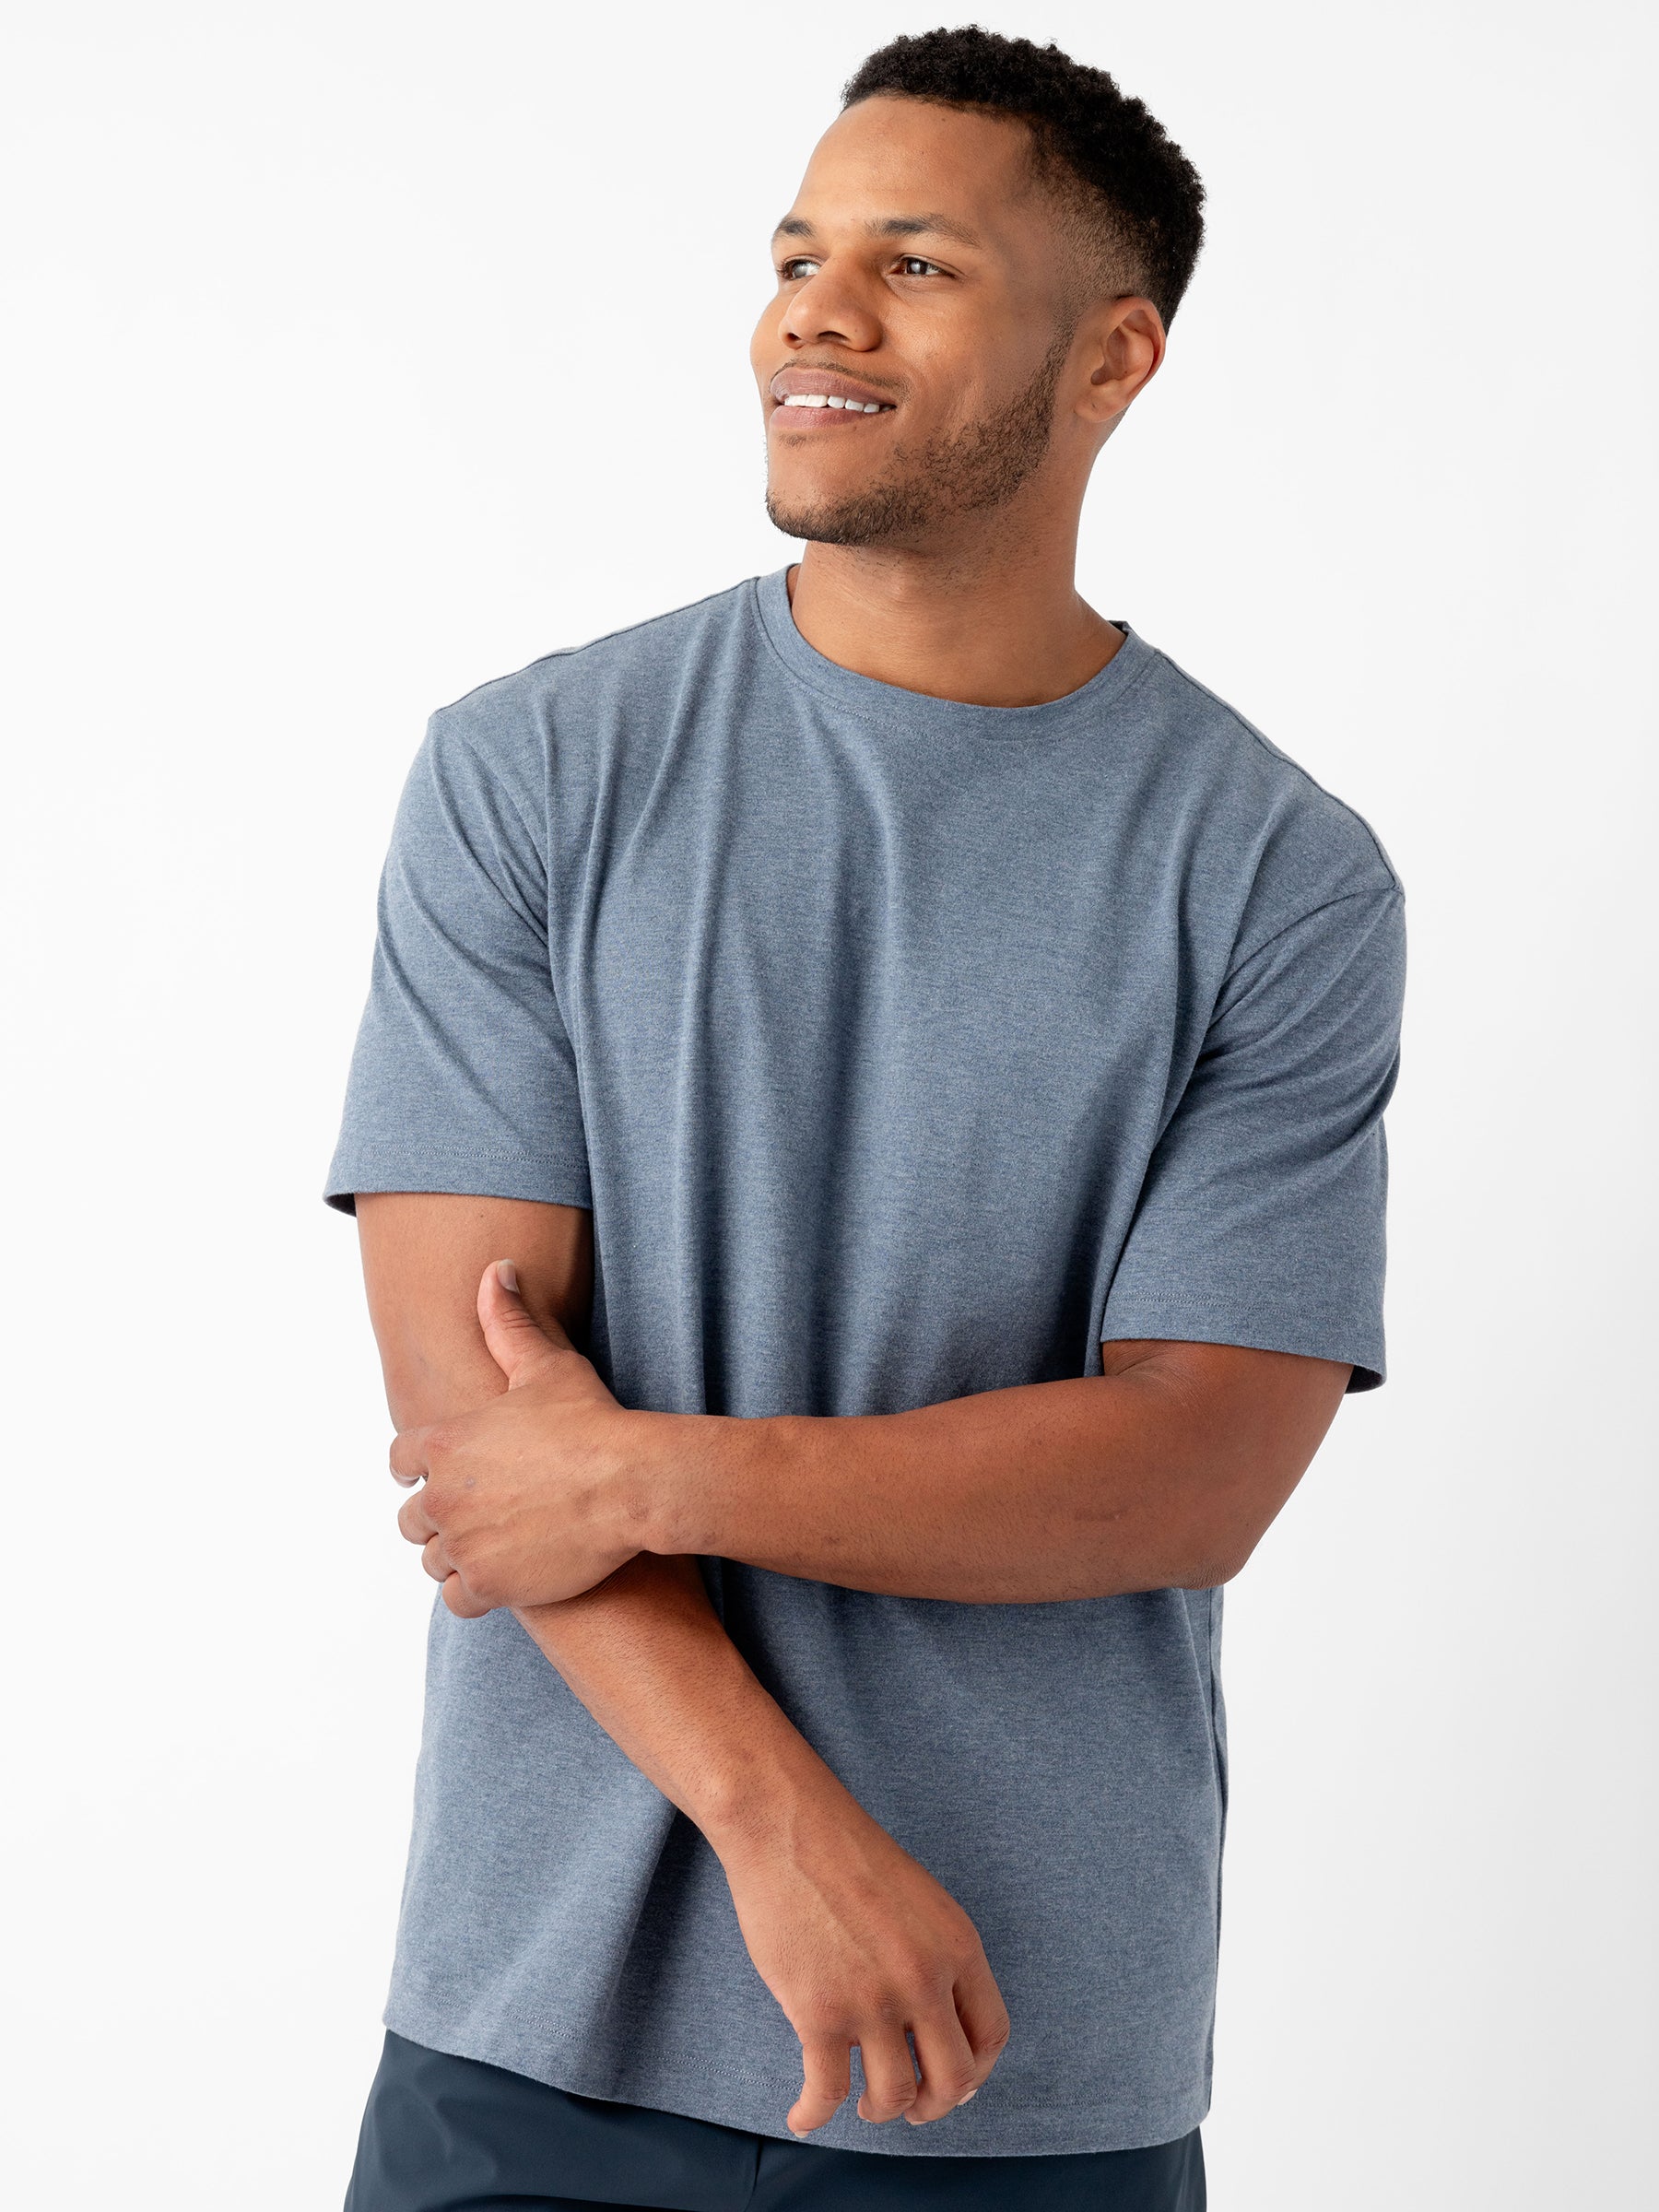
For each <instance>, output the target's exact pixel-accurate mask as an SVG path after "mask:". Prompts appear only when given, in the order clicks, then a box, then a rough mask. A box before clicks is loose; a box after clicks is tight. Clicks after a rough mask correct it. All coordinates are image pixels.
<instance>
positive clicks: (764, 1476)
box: [628, 1413, 791, 1559]
mask: <svg viewBox="0 0 1659 2212" xmlns="http://www.w3.org/2000/svg"><path fill="white" fill-rule="evenodd" d="M629 1418H632V1419H633V1420H636V1421H638V1422H639V1423H641V1427H640V1428H639V1429H638V1430H637V1431H636V1433H635V1439H634V1450H633V1452H632V1454H631V1463H630V1468H629V1486H628V1487H629V1502H628V1512H629V1517H630V1521H631V1524H632V1526H633V1527H634V1528H635V1529H636V1530H638V1531H639V1532H640V1534H639V1535H637V1536H636V1538H635V1542H636V1544H637V1546H638V1548H640V1549H641V1550H643V1551H654V1552H660V1553H662V1554H664V1555H665V1556H666V1557H669V1558H675V1557H681V1556H684V1555H686V1554H692V1555H696V1554H701V1555H703V1556H704V1557H707V1558H712V1559H741V1558H742V1557H743V1556H744V1553H743V1547H742V1542H743V1540H742V1529H743V1526H744V1523H745V1519H746V1500H748V1499H750V1498H752V1497H753V1496H755V1495H757V1494H762V1495H767V1496H770V1497H772V1498H774V1499H775V1498H776V1496H777V1495H778V1494H779V1489H780V1486H779V1484H778V1482H777V1479H776V1477H777V1470H778V1462H779V1459H780V1455H781V1454H782V1452H783V1450H784V1449H785V1441H786V1437H787V1433H788V1430H789V1429H790V1427H791V1424H790V1422H789V1421H788V1420H787V1419H786V1418H758V1419H743V1418H739V1417H738V1416H736V1415H733V1414H720V1413H644V1414H635V1415H632V1416H630V1417H629Z"/></svg>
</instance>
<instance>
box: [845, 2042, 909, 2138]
mask: <svg viewBox="0 0 1659 2212" xmlns="http://www.w3.org/2000/svg"><path fill="white" fill-rule="evenodd" d="M858 2054H859V2056H860V2058H861V2059H862V2060H863V2061H864V2077H865V2093H864V2095H863V2096H862V2097H861V2098H860V2099H859V2100H858V2116H859V2118H860V2119H861V2120H870V2121H874V2122H876V2123H877V2124H879V2123H880V2122H882V2121H884V2120H897V2119H898V2117H899V2115H900V2112H909V2110H910V2108H911V2106H912V2104H914V2103H915V2101H916V2066H915V2061H914V2060H913V2059H912V2056H911V2047H910V2045H909V2043H908V2042H907V2041H905V2037H904V2030H903V2029H902V2028H900V2027H891V2028H869V2029H866V2030H865V2032H864V2033H863V2034H862V2035H861V2036H860V2037H859V2039H858Z"/></svg>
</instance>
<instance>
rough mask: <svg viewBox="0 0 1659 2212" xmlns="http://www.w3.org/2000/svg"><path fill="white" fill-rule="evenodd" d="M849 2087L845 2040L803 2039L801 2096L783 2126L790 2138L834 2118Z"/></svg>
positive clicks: (849, 2055)
mask: <svg viewBox="0 0 1659 2212" xmlns="http://www.w3.org/2000/svg"><path fill="white" fill-rule="evenodd" d="M852 2087H853V2060H852V2052H851V2047H850V2045H849V2044H848V2042H847V2041H846V2039H845V2038H844V2037H842V2036H834V2037H830V2036H814V2037H812V2038H810V2039H807V2038H806V2037H803V2038H802V2041H801V2093H800V2095H799V2096H798V2097H797V2098H796V2099H795V2100H794V2104H793V2105H792V2106H791V2107H790V2109H789V2112H788V2115H787V2117H786V2119H785V2121H784V2125H785V2126H786V2127H787V2128H788V2129H789V2131H790V2133H791V2134H792V2135H795V2136H809V2135H810V2134H811V2133H812V2131H813V2129H814V2128H815V2127H822V2126H823V2124H824V2123H825V2121H826V2120H832V2119H833V2118H834V2117H835V2115H836V2113H837V2112H840V2110H841V2106H842V2105H843V2104H845V2102H846V2101H847V2093H848V2091H849V2090H850V2089H851V2088H852Z"/></svg>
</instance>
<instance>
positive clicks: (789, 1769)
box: [357, 1193, 1008, 2134]
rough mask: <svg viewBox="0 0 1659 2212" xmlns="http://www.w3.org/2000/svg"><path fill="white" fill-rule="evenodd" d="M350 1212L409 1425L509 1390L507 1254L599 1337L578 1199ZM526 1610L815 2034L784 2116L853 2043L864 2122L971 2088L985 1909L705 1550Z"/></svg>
mask: <svg viewBox="0 0 1659 2212" xmlns="http://www.w3.org/2000/svg"><path fill="white" fill-rule="evenodd" d="M357 1209H358V1224H359V1236H360V1239H361V1244H362V1253H363V1272H364V1278H365V1282H366V1284H367V1288H368V1292H369V1306H370V1312H371V1318H372V1320H373V1324H374V1331H375V1336H376V1340H377V1342H378V1344H379V1346H380V1351H381V1360H382V1368H383V1370H384V1374H385V1382H386V1396H387V1403H388V1405H389V1406H390V1408H391V1412H392V1418H393V1420H394V1425H395V1426H396V1427H397V1428H398V1429H399V1430H406V1429H409V1428H412V1427H417V1426H419V1425H422V1424H425V1423H428V1422H432V1421H439V1420H442V1419H444V1418H448V1417H451V1416H453V1415H455V1414H457V1413H462V1412H468V1411H471V1410H472V1409H473V1408H474V1407H475V1406H481V1405H482V1404H483V1403H484V1402H485V1401H486V1399H487V1398H488V1397H491V1396H493V1395H495V1394H499V1393H500V1391H502V1390H504V1389H505V1387H506V1381H507V1379H506V1376H505V1374H504V1373H503V1371H501V1369H500V1367H499V1366H498V1365H497V1364H496V1362H495V1360H494V1359H492V1358H491V1356H490V1353H489V1351H488V1347H487V1346H486V1343H485V1340H484V1334H483V1330H482V1328H481V1326H480V1324H479V1322H478V1317H477V1296H478V1286H479V1282H480V1278H481V1277H482V1276H483V1273H484V1270H485V1269H486V1268H487V1267H488V1266H489V1265H490V1264H491V1263H492V1262H494V1261H496V1260H500V1259H511V1260H512V1262H513V1263H514V1265H515V1267H516V1269H517V1272H518V1278H519V1284H520V1287H521V1290H522V1293H523V1300H524V1308H525V1311H526V1312H527V1314H528V1316H529V1319H530V1321H531V1322H533V1323H535V1324H541V1323H543V1322H545V1321H546V1320H547V1319H548V1318H552V1319H555V1320H557V1321H559V1323H560V1324H562V1325H563V1326H564V1328H565V1329H566V1330H567V1331H568V1332H569V1334H570V1335H571V1338H572V1339H573V1341H574V1342H575V1343H576V1344H577V1345H578V1346H582V1345H585V1343H586V1341H587V1324H588V1316H589V1309H590V1304H591V1298H592V1283H593V1241H592V1216H591V1215H590V1214H588V1213H587V1212H586V1211H585V1210H583V1209H582V1208H580V1207H575V1206H550V1205H542V1204H536V1203H532V1202H530V1201H526V1200H515V1199H501V1198H475V1197H456V1196H450V1195H447V1194H427V1193H381V1194H369V1193H362V1194H359V1197H358V1200H357ZM411 1564H413V1562H412V1561H411ZM518 1618H520V1620H521V1622H522V1624H523V1626H524V1629H525V1630H526V1632H527V1633H528V1634H529V1635H531V1636H532V1637H533V1638H534V1639H535V1642H536V1643H537V1645H538V1646H539V1647H540V1649H541V1651H542V1652H543V1653H545V1654H546V1656H547V1659H548V1660H550V1661H551V1663H552V1665H554V1666H555V1667H557V1669H558V1670H559V1674H560V1675H561V1676H562V1677H564V1679H565V1681H566V1682H567V1683H568V1684H569V1685H570V1688H571V1690H572V1691H573V1692H574V1694H575V1695H576V1697H578V1698H579V1699H580V1700H581V1701H582V1704H583V1705H585V1706H586V1708H587V1710H588V1711H589V1712H591V1713H592V1714H593V1716H594V1719H595V1720H596V1721H597V1722H598V1724H599V1725H600V1726H601V1727H602V1728H603V1729H605V1731H606V1734H607V1735H609V1736H610V1737H611V1738H612V1739H613V1741H614V1742H615V1743H616V1744H617V1745H618V1747H619V1748H620V1749H621V1750H622V1751H623V1752H624V1753H625V1754H626V1756H627V1757H628V1758H629V1759H631V1760H632V1762H633V1763H634V1765H635V1766H636V1767H638V1768H639V1769H640V1771H641V1772H642V1773H643V1774H645V1775H646V1776H647V1777H648V1778H649V1779H650V1780H651V1781H652V1782H653V1783H655V1784H656V1786H657V1788H658V1789H660V1790H661V1791H662V1792H663V1794H664V1795H665V1796H666V1797H667V1798H669V1799H670V1801H671V1802H672V1803H673V1804H675V1805H676V1806H678V1808H679V1809H680V1811H681V1812H683V1813H684V1814H685V1815H686V1816H687V1818H688V1819H690V1820H692V1821H694V1822H695V1823H696V1825H697V1826H698V1827H699V1828H700V1830H702V1832H703V1834H704V1835H705V1836H706V1837H707V1839H708V1841H709V1842H710V1844H711V1845H712V1848H713V1850H714V1851H715V1852H716V1853H717V1854H718V1856H719V1858H720V1860H721V1864H722V1865H723V1867H724V1870H725V1875H726V1878H727V1881H728V1883H729V1884H730V1887H731V1891H732V1898H733V1902H734V1904H735V1907H736V1911H737V1918H738V1923H739V1925H740V1926H741V1928H742V1931H743V1936H744V1940H745V1942H746V1943H747V1946H748V1949H749V1955H750V1957H751V1959H753V1960H754V1963H755V1966H756V1969H757V1971H759V1974H760V1976H761V1978H762V1980H763V1981H764V1982H765V1983H766V1985H767V1987H768V1988H769V1989H770V1990H771V1993H772V1994H773V1996H774V1997H775V1998H776V1999H777V2000H778V2003H779V2004H780V2005H781V2006H782V2008H783V2011H784V2012H785V2014H786V2015H787V2017H788V2018H789V2020H790V2023H791V2025H792V2026H793V2027H794V2030H795V2032H796V2034H797V2035H798V2036H799V2037H800V2039H801V2044H802V2053H803V2066H804V2084H803V2088H802V2092H801V2095H800V2097H799V2099H798V2100H797V2101H796V2103H795V2105H794V2108H793V2109H792V2111H791V2112H790V2113H789V2115H788V2124H789V2126H790V2127H791V2128H793V2129H794V2130H795V2131H796V2132H797V2133H800V2134H806V2133H809V2132H810V2131H811V2130H812V2129H814V2128H817V2127H821V2126H822V2125H823V2124H824V2123H825V2121H827V2120H828V2119H829V2118H830V2115H831V2113H833V2112H835V2111H836V2109H837V2108H838V2107H839V2106H840V2104H841V2101H842V2100H843V2099H844V2098H845V2096H846V2094H847V2089H848V2081H849V2057H848V2053H849V2048H850V2046H851V2045H852V2044H853V2043H857V2044H858V2045H859V2047H860V2054H861V2058H862V2061H863V2065H864V2071H865V2083H866V2088H865V2095H864V2097H863V2098H862V2099H861V2100H860V2103H859V2108H858V2109H859V2112H860V2113H861V2115H862V2116H863V2117H864V2118H865V2119H867V2120H888V2119H891V2118H893V2117H895V2116H896V2115H897V2114H899V2113H900V2112H903V2113H904V2115H905V2117H906V2118H907V2119H908V2120H910V2121H912V2123H915V2124H920V2123H922V2122H924V2121H928V2120H934V2119H937V2118H939V2117H941V2116H942V2115H943V2114H944V2113H945V2112H948V2111H950V2110H951V2109H952V2108H953V2107H954V2106H955V2105H957V2104H959V2103H961V2102H962V2101H964V2100H965V2099H966V2098H967V2097H969V2096H971V2095H972V2093H973V2092H974V2090H976V2089H977V2088H978V2087H979V2085H980V2083H981V2082H982V2080H983V2079H984V2078H985V2077H986V2076H987V2075H988V2074H989V2073H990V2071H991V2069H992V2067H993V2066H994V2065H995V2063H996V2060H997V2057H998V2056H999V2055H1000V2053H1001V2051H1002V2049H1003V2046H1004V2044H1005V2043H1006V2040H1007V2032H1008V2027H1007V2014H1006V2010H1005V2008H1004V2006H1003V2003H1002V1998H1001V1995H1000V1993H999V1992H998V1990H997V1987H996V1983H995V1982H994V1978H993V1976H992V1973H991V1970H990V1967H989V1966H988V1964H987V1963H986V1960H985V1956H984V1952H983V1949H982V1947H981V1944H980V1940H979V1936H978V1934H977V1932H976V1931H975V1929H974V1927H973V1924H972V1923H971V1921H970V1920H969V1919H968V1916H967V1915H966V1913H964V1912H962V1910H961V1908H960V1907H959V1905H958V1904H957V1903H956V1901H955V1900H954V1899H953V1898H951V1897H950V1896H949V1895H948V1893H947V1891H946V1890H945V1889H944V1888H941V1887H940V1885H939V1884H938V1883H937V1882H935V1880H934V1879H933V1877H932V1876H931V1875H929V1874H928V1873H927V1872H926V1870H925V1869H924V1867H922V1866H920V1865H918V1864H917V1863H916V1861H915V1860H913V1859H912V1858H911V1857H910V1856H909V1855H908V1853H905V1852H903V1851H901V1850H900V1847H899V1845H898V1844H897V1843H895V1842H894V1841H893V1840H892V1838H891V1837H890V1836H889V1835H888V1833H887V1831H886V1830H884V1829H882V1828H881V1827H880V1826H879V1825H878V1824H877V1822H876V1821H874V1820H873V1819H871V1818H870V1817H869V1815H868V1814H867V1813H865V1811H864V1809H863V1807H862V1806H859V1805H858V1803H857V1802H856V1800H855V1799H854V1798H853V1796H852V1795H851V1794H850V1793H849V1792H848V1791H847V1790H845V1789H844V1788H843V1787H842V1786H841V1783H840V1782H839V1781H837V1779H836V1777H835V1776H834V1775H833V1774H832V1773H831V1772H830V1769H829V1768H828V1767H827V1766H826V1765H825V1764H824V1762H823V1760H822V1759H819V1758H818V1754H817V1753H816V1752H815V1751H814V1750H813V1749H812V1747H811V1746H810V1745H809V1744H807V1742H806V1739H805V1738H804V1737H803V1736H802V1735H801V1734H800V1732H799V1731H798V1730H797V1729H796V1728H795V1727H794V1725H793V1724H792V1723H791V1722H790V1721H789V1719H788V1718H787V1716H786V1715H785V1714H784V1712H782V1708H781V1707H780V1706H779V1705H778V1704H777V1703H776V1701H775V1700H773V1699H772V1698H771V1697H770V1696H769V1695H768V1693H767V1692H766V1690H765V1689H764V1688H762V1687H761V1685H760V1683H759V1681H758V1679H757V1678H756V1677H755V1675H754V1674H753V1672H752V1671H751V1670H750V1668H749V1666H748V1665H747V1663H746V1661H745V1660H744V1658H743V1656H742V1654H741V1653H739V1652H738V1650H737V1648H736V1646H735V1644H734V1643H733V1642H732V1641H731V1639H730V1638H729V1637H728V1636H727V1635H726V1633H725V1630H724V1628H723V1627H722V1625H721V1622H720V1620H719V1618H718V1616H717V1615H716V1614H715V1612H714V1609H713V1607H712V1605H711V1604H710V1602H709V1597H708V1594H707V1592H706V1590H705V1589H704V1587H703V1583H702V1577H701V1574H700V1571H699V1569H698V1566H697V1562H696V1560H695V1559H688V1558H685V1559H661V1558H657V1557H654V1556H653V1555H651V1554H644V1553H642V1554H641V1555H639V1556H638V1557H636V1558H634V1559H630V1560H629V1562H628V1563H627V1565H625V1566H623V1567H621V1568H619V1569H618V1571H617V1572H616V1573H615V1574H613V1575H611V1576H610V1577H609V1578H608V1579H607V1580H606V1582H604V1583H600V1584H599V1585H598V1586H597V1587H596V1588H594V1589H592V1590H589V1591H586V1592H584V1593H583V1594H582V1596H580V1597H576V1598H571V1599H568V1600H566V1601H565V1602H564V1603H562V1604H559V1605H551V1606H537V1607H535V1608H534V1609H532V1610H529V1611H526V1612H524V1613H523V1614H521V1615H520V1616H519V1617H518ZM907 2028H908V2029H909V2030H911V2032H912V2034H913V2036H914V2038H915V2043H916V2050H917V2053H918V2056H919V2058H920V2060H921V2065H922V2074H923V2079H922V2081H921V2083H920V2084H919V2085H918V2084H917V2082H916V2080H915V2077H914V2072H913V2069H912V2065H911V2060H910V2053H909V2047H908V2045H907V2043H906V2041H905V2030H906V2029H907Z"/></svg>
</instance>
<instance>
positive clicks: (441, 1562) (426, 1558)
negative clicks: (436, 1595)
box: [420, 1536, 459, 1583]
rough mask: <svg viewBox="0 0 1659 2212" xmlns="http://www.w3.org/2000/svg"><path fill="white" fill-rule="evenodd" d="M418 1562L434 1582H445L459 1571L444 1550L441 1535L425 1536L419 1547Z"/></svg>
mask: <svg viewBox="0 0 1659 2212" xmlns="http://www.w3.org/2000/svg"><path fill="white" fill-rule="evenodd" d="M420 1564H421V1566H422V1567H423V1568H424V1569H425V1570H426V1571H427V1573H428V1574H429V1575H430V1576H431V1578H432V1580H433V1581H434V1582H435V1583H447V1582H448V1581H449V1578H450V1576H451V1575H452V1574H454V1573H457V1572H458V1571H459V1570H458V1569H457V1568H456V1566H455V1563H454V1561H453V1559H451V1558H450V1556H449V1553H448V1552H447V1551H445V1550H444V1548H443V1538H442V1537H441V1536H429V1537H428V1538H427V1540H426V1542H425V1544H424V1545H423V1546H422V1547H421V1553H420Z"/></svg>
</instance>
